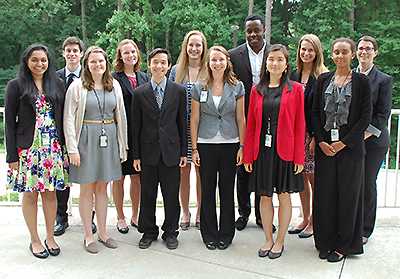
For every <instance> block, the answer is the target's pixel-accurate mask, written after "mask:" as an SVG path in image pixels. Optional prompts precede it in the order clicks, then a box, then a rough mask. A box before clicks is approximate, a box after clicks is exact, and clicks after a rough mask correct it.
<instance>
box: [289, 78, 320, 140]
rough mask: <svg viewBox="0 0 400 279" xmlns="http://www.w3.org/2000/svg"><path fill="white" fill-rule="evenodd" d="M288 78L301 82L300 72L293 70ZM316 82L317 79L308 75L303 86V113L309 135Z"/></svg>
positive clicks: (311, 128)
mask: <svg viewBox="0 0 400 279" xmlns="http://www.w3.org/2000/svg"><path fill="white" fill-rule="evenodd" d="M290 79H291V80H294V81H297V82H301V73H298V72H297V71H295V72H293V73H292V74H291V76H290ZM316 83H317V79H316V78H315V77H314V76H312V75H310V77H309V78H308V82H307V85H306V87H305V88H304V114H305V118H306V131H307V133H309V134H310V136H313V134H314V128H313V122H312V121H311V117H312V104H313V95H314V90H315V84H316Z"/></svg>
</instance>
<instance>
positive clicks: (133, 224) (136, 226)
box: [131, 220, 138, 228]
mask: <svg viewBox="0 0 400 279" xmlns="http://www.w3.org/2000/svg"><path fill="white" fill-rule="evenodd" d="M131 226H132V227H134V228H138V225H137V224H135V223H133V221H132V220H131Z"/></svg>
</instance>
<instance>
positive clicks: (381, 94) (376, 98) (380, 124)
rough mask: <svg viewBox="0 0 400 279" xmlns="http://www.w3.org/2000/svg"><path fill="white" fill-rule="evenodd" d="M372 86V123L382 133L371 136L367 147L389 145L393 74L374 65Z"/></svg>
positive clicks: (366, 143)
mask: <svg viewBox="0 0 400 279" xmlns="http://www.w3.org/2000/svg"><path fill="white" fill-rule="evenodd" d="M368 78H369V84H370V87H371V99H372V120H371V124H372V125H374V126H375V127H376V128H378V129H379V130H381V135H380V136H379V137H378V138H377V137H375V136H371V137H369V138H368V139H367V140H366V141H365V146H366V148H367V149H370V148H377V147H386V148H387V147H389V144H390V141H389V131H388V129H387V124H388V119H389V116H390V112H391V108H392V82H393V79H392V77H391V76H389V75H387V74H385V73H383V72H381V71H380V70H378V68H377V67H376V66H374V67H373V68H372V69H371V71H370V72H369V74H368Z"/></svg>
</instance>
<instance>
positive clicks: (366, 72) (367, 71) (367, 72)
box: [356, 64, 374, 76]
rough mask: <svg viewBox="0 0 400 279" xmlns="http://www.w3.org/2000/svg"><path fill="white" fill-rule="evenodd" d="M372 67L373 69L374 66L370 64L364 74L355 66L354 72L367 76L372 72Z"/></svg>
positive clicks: (359, 67)
mask: <svg viewBox="0 0 400 279" xmlns="http://www.w3.org/2000/svg"><path fill="white" fill-rule="evenodd" d="M373 67H374V64H372V65H371V67H369V69H368V70H366V71H365V72H362V71H361V66H360V65H358V66H357V69H356V72H357V73H362V74H364V75H366V76H368V75H369V72H371V70H372V68H373Z"/></svg>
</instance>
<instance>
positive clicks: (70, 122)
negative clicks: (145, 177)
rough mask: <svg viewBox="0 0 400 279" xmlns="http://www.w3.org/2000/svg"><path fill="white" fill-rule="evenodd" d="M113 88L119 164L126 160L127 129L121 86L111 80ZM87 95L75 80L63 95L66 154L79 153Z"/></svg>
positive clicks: (79, 82) (79, 81) (77, 80)
mask: <svg viewBox="0 0 400 279" xmlns="http://www.w3.org/2000/svg"><path fill="white" fill-rule="evenodd" d="M113 87H114V89H113V90H114V93H115V97H116V98H117V107H116V109H115V112H114V114H115V115H114V117H115V120H116V122H117V137H118V146H119V157H120V159H121V162H124V161H126V159H127V150H128V128H127V123H126V114H125V106H124V99H123V96H122V90H121V86H120V85H119V83H118V81H117V80H115V79H113ZM87 93H88V91H87V89H85V88H84V87H83V86H82V81H81V79H76V80H74V82H73V83H72V84H71V85H70V86H69V88H68V91H67V93H66V95H65V104H64V136H65V143H66V146H67V151H68V154H73V153H75V154H76V153H79V151H78V142H79V137H80V135H81V130H82V124H83V118H84V116H85V107H86V96H87Z"/></svg>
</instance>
